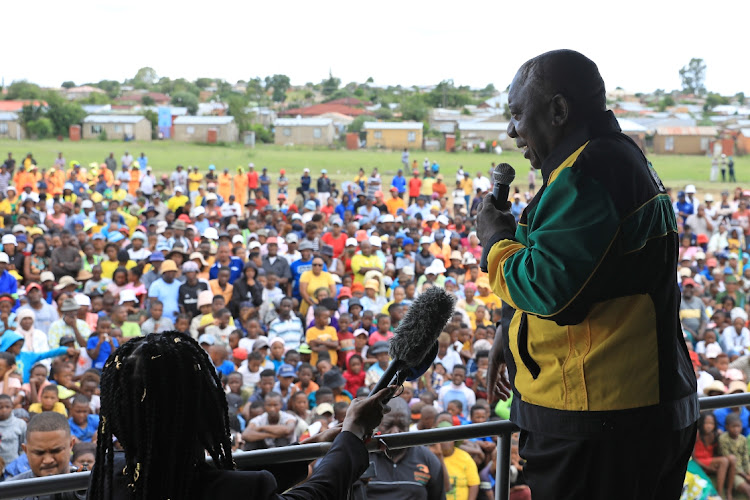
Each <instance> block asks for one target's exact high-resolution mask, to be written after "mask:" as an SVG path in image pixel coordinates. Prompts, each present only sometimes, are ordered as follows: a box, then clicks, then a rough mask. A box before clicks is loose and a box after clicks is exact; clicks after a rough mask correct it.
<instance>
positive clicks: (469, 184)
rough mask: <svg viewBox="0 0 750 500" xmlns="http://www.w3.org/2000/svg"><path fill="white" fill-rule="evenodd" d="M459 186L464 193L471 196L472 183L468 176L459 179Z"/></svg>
mask: <svg viewBox="0 0 750 500" xmlns="http://www.w3.org/2000/svg"><path fill="white" fill-rule="evenodd" d="M461 187H462V188H463V190H464V194H467V195H469V196H471V194H472V191H473V190H474V183H472V182H471V179H470V178H469V179H466V178H464V180H462V181H461Z"/></svg>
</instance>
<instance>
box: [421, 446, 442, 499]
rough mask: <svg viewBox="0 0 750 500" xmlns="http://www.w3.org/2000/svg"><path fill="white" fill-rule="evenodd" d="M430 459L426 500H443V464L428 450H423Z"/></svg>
mask: <svg viewBox="0 0 750 500" xmlns="http://www.w3.org/2000/svg"><path fill="white" fill-rule="evenodd" d="M425 451H426V452H427V453H429V455H431V457H430V458H429V460H428V463H429V468H430V480H429V481H427V485H426V486H427V500H445V481H444V478H443V464H442V463H441V462H440V459H438V457H436V456H435V454H434V453H432V452H431V451H430V450H425Z"/></svg>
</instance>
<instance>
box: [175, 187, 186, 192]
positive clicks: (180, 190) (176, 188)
mask: <svg viewBox="0 0 750 500" xmlns="http://www.w3.org/2000/svg"><path fill="white" fill-rule="evenodd" d="M183 191H184V189H182V186H175V188H174V192H175V193H182V192H183Z"/></svg>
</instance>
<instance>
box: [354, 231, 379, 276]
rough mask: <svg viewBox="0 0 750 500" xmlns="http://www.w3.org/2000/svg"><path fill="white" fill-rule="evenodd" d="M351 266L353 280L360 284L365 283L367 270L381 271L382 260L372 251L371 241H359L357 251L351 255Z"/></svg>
mask: <svg viewBox="0 0 750 500" xmlns="http://www.w3.org/2000/svg"><path fill="white" fill-rule="evenodd" d="M351 268H352V273H353V274H354V282H355V283H359V284H361V285H364V284H365V275H366V274H367V273H368V272H370V271H377V272H381V273H382V272H383V270H384V266H383V262H382V261H381V259H380V257H378V255H377V254H376V253H374V252H373V247H372V243H371V242H370V241H369V240H365V241H362V242H360V244H359V253H357V254H355V255H354V257H352V260H351Z"/></svg>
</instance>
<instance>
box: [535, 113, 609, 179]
mask: <svg viewBox="0 0 750 500" xmlns="http://www.w3.org/2000/svg"><path fill="white" fill-rule="evenodd" d="M620 131H621V129H620V125H619V124H618V123H617V118H615V115H614V113H612V111H610V110H607V111H604V112H602V113H599V114H597V115H594V116H593V117H591V118H590V119H589V120H588V121H587V122H586V123H584V124H583V125H582V126H580V127H579V128H577V129H576V130H574V131H573V132H571V134H570V135H568V137H566V138H565V139H563V141H562V142H561V143H560V144H559V145H558V146H557V147H556V148H555V149H554V151H552V153H550V155H549V156H548V157H547V159H546V160H544V163H542V178H543V179H544V185H546V184H547V179H548V178H549V174H550V173H552V171H553V170H555V169H556V168H557V167H559V166H560V164H561V163H562V162H563V161H565V159H566V158H567V157H568V156H570V155H571V154H572V153H573V152H574V151H575V150H577V149H578V148H580V147H581V146H582V145H583V144H584V143H585V142H586V141H590V140H591V139H594V138H596V137H601V136H603V135H608V134H615V133H618V132H620Z"/></svg>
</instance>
